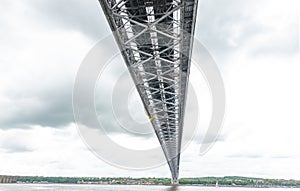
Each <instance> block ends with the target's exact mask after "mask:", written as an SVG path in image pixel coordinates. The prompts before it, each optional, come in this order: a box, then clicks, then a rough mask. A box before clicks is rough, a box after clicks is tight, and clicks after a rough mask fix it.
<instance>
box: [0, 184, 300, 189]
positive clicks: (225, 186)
mask: <svg viewBox="0 0 300 191" xmlns="http://www.w3.org/2000/svg"><path fill="white" fill-rule="evenodd" d="M0 185H66V186H67V185H70V186H84V185H85V186H174V185H171V184H169V185H168V184H166V185H159V184H151V185H150V184H77V183H0ZM176 186H179V187H180V186H188V187H189V186H191V187H207V188H214V187H216V186H215V185H196V184H179V185H176ZM218 187H219V188H300V186H296V187H286V186H272V187H271V186H263V187H253V186H239V185H236V186H232V185H220V186H218Z"/></svg>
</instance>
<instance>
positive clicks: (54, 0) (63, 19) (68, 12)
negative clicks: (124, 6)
mask: <svg viewBox="0 0 300 191" xmlns="http://www.w3.org/2000/svg"><path fill="white" fill-rule="evenodd" d="M26 3H28V4H29V5H30V6H31V8H32V10H33V11H34V12H35V14H36V18H37V20H38V21H39V22H40V23H41V24H42V25H44V27H45V28H48V27H51V28H58V29H59V28H63V29H70V30H73V31H80V32H82V33H83V34H85V35H86V36H88V37H90V38H92V39H94V40H97V39H100V38H102V37H103V36H104V35H107V34H108V33H109V32H110V31H109V28H108V27H104V26H105V25H106V26H108V25H107V23H106V20H105V18H104V15H103V13H102V10H101V9H100V4H99V2H98V1H97V0H88V1H87V0H72V1H69V0H51V1H46V0H44V1H43V0H42V1H41V0H33V1H32V0H27V1H26Z"/></svg>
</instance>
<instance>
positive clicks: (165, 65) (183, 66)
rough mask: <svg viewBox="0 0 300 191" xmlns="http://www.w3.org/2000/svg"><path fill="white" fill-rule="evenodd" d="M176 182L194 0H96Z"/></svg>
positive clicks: (195, 5)
mask: <svg viewBox="0 0 300 191" xmlns="http://www.w3.org/2000/svg"><path fill="white" fill-rule="evenodd" d="M99 2H100V4H101V6H102V9H103V11H104V13H105V15H106V18H107V20H108V22H109V25H110V27H111V29H112V31H113V32H114V36H115V39H116V41H117V43H118V45H119V48H120V50H121V52H122V55H123V58H124V60H125V62H126V65H127V67H128V69H129V71H130V73H131V76H132V78H133V81H134V83H135V85H136V88H137V90H138V92H139V94H140V96H141V99H142V101H143V104H144V106H145V109H146V112H147V114H148V116H149V119H150V121H151V123H152V125H153V128H154V130H155V133H156V135H157V137H158V140H159V142H160V144H161V147H162V149H163V151H164V154H165V157H166V159H167V161H168V164H169V167H170V170H171V173H172V179H173V183H175V184H176V183H178V172H179V160H180V150H181V139H182V128H183V119H184V110H185V100H186V94H187V84H188V76H189V69H190V57H191V51H192V44H193V34H194V26H195V20H196V11H197V0H99Z"/></svg>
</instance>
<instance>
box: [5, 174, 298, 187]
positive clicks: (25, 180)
mask: <svg viewBox="0 0 300 191" xmlns="http://www.w3.org/2000/svg"><path fill="white" fill-rule="evenodd" d="M1 183H2V184H11V183H13V184H70V185H145V186H146V185H152V186H153V185H159V186H171V180H170V179H169V178H155V177H148V178H131V177H44V176H8V175H0V184H1ZM179 183H180V186H201V187H234V188H238V187H243V188H300V180H285V179H264V178H254V177H241V176H225V177H193V178H180V179H179Z"/></svg>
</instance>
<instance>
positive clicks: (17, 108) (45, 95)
mask: <svg viewBox="0 0 300 191" xmlns="http://www.w3.org/2000/svg"><path fill="white" fill-rule="evenodd" d="M29 88H30V87H28V89H25V90H21V91H16V90H14V91H13V92H10V93H9V95H10V96H9V99H10V101H9V102H8V105H7V110H2V111H1V113H2V115H1V116H0V128H1V129H11V128H28V126H30V125H41V126H49V127H60V126H63V125H66V124H69V123H71V122H73V121H74V120H73V113H72V85H71V84H66V85H57V87H56V88H49V89H47V88H46V89H44V90H41V89H40V90H39V91H38V92H36V91H31V90H30V89H29Z"/></svg>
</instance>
